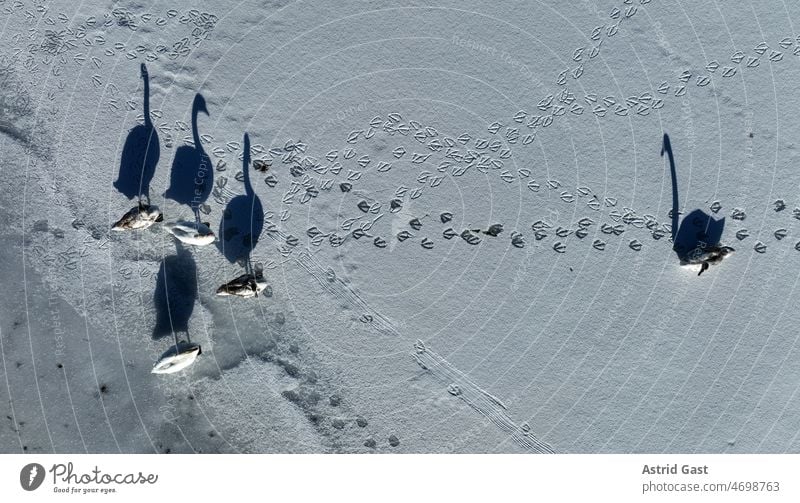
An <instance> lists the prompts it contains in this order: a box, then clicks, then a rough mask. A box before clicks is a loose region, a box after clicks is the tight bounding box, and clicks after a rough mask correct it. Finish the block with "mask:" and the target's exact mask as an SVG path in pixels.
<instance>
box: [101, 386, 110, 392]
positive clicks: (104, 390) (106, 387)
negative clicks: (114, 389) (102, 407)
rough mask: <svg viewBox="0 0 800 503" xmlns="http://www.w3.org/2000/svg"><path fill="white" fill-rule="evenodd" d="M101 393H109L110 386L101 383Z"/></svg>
mask: <svg viewBox="0 0 800 503" xmlns="http://www.w3.org/2000/svg"><path fill="white" fill-rule="evenodd" d="M100 393H108V386H107V385H105V384H102V385H100Z"/></svg>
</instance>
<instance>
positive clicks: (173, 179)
mask: <svg viewBox="0 0 800 503" xmlns="http://www.w3.org/2000/svg"><path fill="white" fill-rule="evenodd" d="M200 112H202V113H204V114H206V115H208V110H207V109H206V100H205V98H203V96H202V95H201V94H197V95H195V97H194V102H193V103H192V138H193V141H194V146H189V145H182V146H181V147H179V148H178V150H177V151H176V152H175V159H174V160H173V161H172V170H171V171H170V183H169V187H168V188H167V190H166V191H165V192H164V197H165V198H167V199H172V200H173V201H175V202H177V203H178V204H184V205H187V206H189V207H191V208H192V211H193V212H194V214H195V220H196V221H198V222H199V221H200V213H199V210H200V206H201V205H202V204H203V203H205V202H206V200H207V199H208V196H209V195H210V194H211V189H212V185H213V182H214V170H213V169H212V165H211V159H210V158H209V157H208V154H206V152H205V150H204V149H203V144H202V142H201V140H200V133H199V132H198V128H197V116H198V114H199V113H200Z"/></svg>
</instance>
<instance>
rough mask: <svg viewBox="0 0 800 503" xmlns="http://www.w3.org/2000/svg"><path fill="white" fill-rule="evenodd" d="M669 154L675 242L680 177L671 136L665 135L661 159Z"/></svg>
mask: <svg viewBox="0 0 800 503" xmlns="http://www.w3.org/2000/svg"><path fill="white" fill-rule="evenodd" d="M664 153H666V154H667V159H669V174H670V178H671V179H672V241H673V242H675V235H676V233H677V232H678V215H679V210H678V175H677V173H676V172H675V158H674V157H673V155H672V142H670V141H669V135H668V134H666V133H664V140H663V142H662V144H661V157H664Z"/></svg>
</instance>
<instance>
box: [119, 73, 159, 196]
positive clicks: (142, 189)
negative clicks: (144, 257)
mask: <svg viewBox="0 0 800 503" xmlns="http://www.w3.org/2000/svg"><path fill="white" fill-rule="evenodd" d="M141 76H142V80H143V81H144V124H143V125H142V124H140V125H138V126H136V127H134V128H133V129H131V130H130V132H128V137H127V138H126V139H125V145H124V146H123V147H122V157H121V159H120V163H119V174H118V176H117V180H116V181H115V182H114V188H116V189H117V190H118V191H119V192H120V193H121V194H123V195H124V196H125V197H127V198H128V199H134V198H138V199H139V201H140V202H141V200H142V197H144V198H145V199H146V201H147V202H148V203H149V202H150V182H151V181H152V180H153V175H154V174H155V172H156V166H157V165H158V159H159V157H160V156H161V146H160V143H159V141H158V131H157V130H156V128H155V127H154V126H153V121H152V119H151V117H150V75H149V74H148V73H147V66H145V64H144V63H142V66H141Z"/></svg>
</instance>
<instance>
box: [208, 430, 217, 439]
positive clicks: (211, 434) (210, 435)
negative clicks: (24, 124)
mask: <svg viewBox="0 0 800 503" xmlns="http://www.w3.org/2000/svg"><path fill="white" fill-rule="evenodd" d="M208 436H209V437H211V438H214V437H216V436H217V434H216V433H214V432H213V431H209V432H208Z"/></svg>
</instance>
